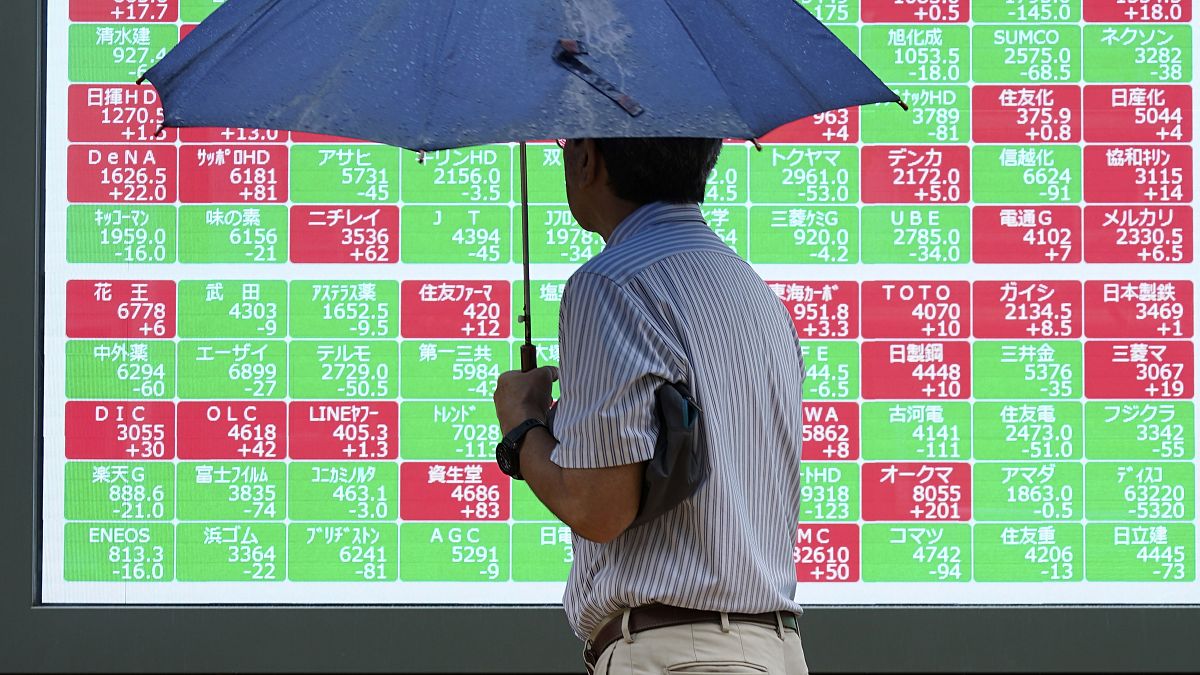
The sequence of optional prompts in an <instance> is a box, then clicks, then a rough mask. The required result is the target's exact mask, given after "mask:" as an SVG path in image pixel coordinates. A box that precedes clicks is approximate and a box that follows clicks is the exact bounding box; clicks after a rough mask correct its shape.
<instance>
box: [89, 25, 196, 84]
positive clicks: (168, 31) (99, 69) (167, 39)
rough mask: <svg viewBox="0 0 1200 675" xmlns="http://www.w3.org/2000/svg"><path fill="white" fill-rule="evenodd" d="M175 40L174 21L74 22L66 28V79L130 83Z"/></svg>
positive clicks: (177, 33) (177, 34)
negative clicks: (167, 22)
mask: <svg viewBox="0 0 1200 675" xmlns="http://www.w3.org/2000/svg"><path fill="white" fill-rule="evenodd" d="M178 41H179V29H178V28H176V27H175V25H174V24H128V23H126V24H121V23H77V24H74V25H72V26H69V27H68V28H67V79H69V80H70V81H71V82H122V83H125V82H128V83H132V82H133V81H134V80H136V79H137V78H138V77H140V76H141V75H142V73H144V72H146V70H148V69H149V68H150V66H153V65H154V64H156V63H158V62H159V61H160V60H162V57H164V56H166V55H167V51H169V50H170V49H171V47H174V46H175V43H176V42H178Z"/></svg>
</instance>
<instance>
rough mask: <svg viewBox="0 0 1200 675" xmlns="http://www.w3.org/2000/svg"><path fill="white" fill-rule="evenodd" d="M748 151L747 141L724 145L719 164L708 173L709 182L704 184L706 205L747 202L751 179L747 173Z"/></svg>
mask: <svg viewBox="0 0 1200 675" xmlns="http://www.w3.org/2000/svg"><path fill="white" fill-rule="evenodd" d="M747 152H748V150H747V146H746V144H745V143H726V144H725V145H724V146H722V148H721V156H720V157H718V158H717V165H716V166H714V167H713V170H712V172H711V173H709V174H708V182H707V184H706V185H705V186H704V203H705V204H706V205H708V206H713V205H715V204H743V203H745V201H746V199H747V196H746V185H747V182H748V180H749V176H747V175H746V158H747Z"/></svg>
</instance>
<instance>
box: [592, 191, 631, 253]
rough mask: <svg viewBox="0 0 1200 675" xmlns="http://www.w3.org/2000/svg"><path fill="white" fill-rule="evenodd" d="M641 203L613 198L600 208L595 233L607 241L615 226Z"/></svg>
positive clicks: (623, 220)
mask: <svg viewBox="0 0 1200 675" xmlns="http://www.w3.org/2000/svg"><path fill="white" fill-rule="evenodd" d="M642 206H643V204H635V203H633V202H628V201H625V200H624V199H614V200H613V201H611V202H609V203H608V204H607V205H605V207H604V208H602V209H600V212H599V213H598V214H597V218H596V230H595V232H596V234H598V235H600V237H601V238H603V239H604V241H605V243H607V242H608V239H609V237H611V236H612V233H613V232H615V231H616V229H617V226H618V225H620V224H621V223H623V222H625V219H626V218H628V217H629V215H630V214H631V213H633V212H634V211H637V210H638V209H640V208H642Z"/></svg>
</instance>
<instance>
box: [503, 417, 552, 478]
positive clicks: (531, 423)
mask: <svg viewBox="0 0 1200 675" xmlns="http://www.w3.org/2000/svg"><path fill="white" fill-rule="evenodd" d="M534 427H542V428H543V429H545V430H546V431H549V430H550V427H548V426H546V423H545V422H543V421H542V420H539V419H538V418H536V417H530V418H529V419H527V420H525V421H524V422H521V423H520V424H518V425H517V426H515V427H513V430H512V431H510V432H508V433H507V434H504V438H502V439H500V442H499V443H497V444H496V464H498V465H499V466H500V470H501V471H503V472H504V473H506V474H508V475H509V476H512V477H513V478H516V479H517V480H525V478H524V477H523V476H521V441H524V440H525V434H527V433H529V430H530V429H533V428H534Z"/></svg>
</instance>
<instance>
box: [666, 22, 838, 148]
mask: <svg viewBox="0 0 1200 675" xmlns="http://www.w3.org/2000/svg"><path fill="white" fill-rule="evenodd" d="M664 2H665V3H666V5H667V8H668V9H670V10H671V14H672V15H674V17H675V20H676V21H678V22H679V25H680V27H682V28H683V32H684V33H685V34H687V36H688V39H689V40H691V41H692V45H693V46H695V47H696V51H697V52H699V53H700V57H701V58H703V59H704V62H705V63H706V64H708V68H709V70H710V71H712V73H713V77H715V78H716V80H717V84H719V85H721V91H723V92H725V98H726V99H727V100H728V101H729V103H730V105H732V106H733V108H734V110H737V111H738V114H739V115H740V114H741V112H742V111H741V108H740V107H739V106H738V104H737V100H736V99H734V98H733V97H732V96H730V95H729V90H728V89H726V88H725V82H724V81H722V80H721V77H720V75H718V74H717V69H716V68H715V67H714V66H713V63H712V61H710V60H709V58H708V54H705V53H704V50H703V49H701V48H700V43H699V42H697V41H696V36H694V35H692V31H691V30H690V29H689V28H688V26H687V23H686V22H685V21H684V20H683V18H682V17H680V16H679V12H677V11H675V5H674V2H673V0H664ZM726 11H728V10H726ZM728 13H729V15H730V16H732V17H733V18H734V19H735V20H737V21H738V22H739V23H741V24H742V26H743V27H746V24H745V22H744V21H742V20H741V18H740V17H738V16H737V14H736V13H735V12H728ZM767 49H768V51H770V53H771V56H773V57H775V60H776V61H779V62H781V63H783V62H784V60H783V59H781V58H779V56H778V55H777V54H776V53H775V50H774V49H772V48H771V47H770V45H768V46H767ZM785 70H787V71H788V73H789V74H790V73H791V70H790V69H786V68H785ZM792 80H793V81H795V83H796V84H797V85H798V86H799V88H800V90H801V91H803V92H804V95H805V96H806V97H808V100H809V101H810V102H812V104H813V105H814V106H816V107H821V105H822V104H821V103H820V101H818V100H817V97H816V96H813V93H812V91H810V90H809V88H808V87H807V86H806V85H805V84H804V83H803V82H802V81H800V80H799V79H797V78H796V77H794V76H793V77H792ZM742 121H743V123H744V122H745V121H746V120H745V118H744V117H743V118H742ZM747 130H748V131H749V133H748V134H747V135H748V136H751V137H752V136H754V130H753V129H749V126H748V125H747Z"/></svg>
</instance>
